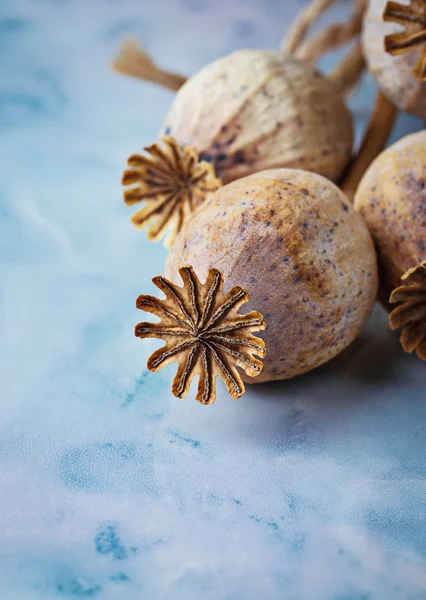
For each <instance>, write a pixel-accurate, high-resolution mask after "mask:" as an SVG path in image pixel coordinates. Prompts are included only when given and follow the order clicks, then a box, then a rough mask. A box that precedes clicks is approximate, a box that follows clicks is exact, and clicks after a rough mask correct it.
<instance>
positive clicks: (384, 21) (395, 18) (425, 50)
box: [362, 0, 426, 119]
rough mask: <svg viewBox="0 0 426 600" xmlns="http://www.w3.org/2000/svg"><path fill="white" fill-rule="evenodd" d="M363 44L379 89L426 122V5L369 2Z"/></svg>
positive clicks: (415, 0) (420, 0)
mask: <svg viewBox="0 0 426 600" xmlns="http://www.w3.org/2000/svg"><path fill="white" fill-rule="evenodd" d="M362 42H363V48H364V54H365V57H366V60H367V64H368V66H369V69H370V71H371V73H372V74H373V76H374V78H375V79H376V81H377V83H378V85H379V86H380V88H381V89H382V90H383V91H384V92H385V94H386V95H387V96H388V97H389V98H390V99H391V100H392V102H393V103H394V104H395V105H396V106H398V107H399V108H401V109H402V110H405V111H407V112H409V113H411V114H413V115H416V116H418V117H420V118H422V119H426V2H425V1H424V0H411V2H410V4H409V5H403V4H399V3H397V2H387V0H370V5H369V8H368V11H367V14H366V16H365V20H364V30H363V35H362Z"/></svg>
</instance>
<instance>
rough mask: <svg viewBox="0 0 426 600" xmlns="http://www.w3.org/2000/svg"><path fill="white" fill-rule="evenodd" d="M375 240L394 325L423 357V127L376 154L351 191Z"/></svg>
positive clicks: (425, 200)
mask: <svg viewBox="0 0 426 600" xmlns="http://www.w3.org/2000/svg"><path fill="white" fill-rule="evenodd" d="M355 209H356V210H357V211H358V212H359V214H360V215H361V216H362V217H363V219H364V221H365V222H366V224H367V226H368V228H369V230H370V233H371V235H372V237H373V239H374V242H375V244H376V248H377V251H378V255H379V260H380V264H381V268H382V278H381V285H382V287H383V292H384V297H385V300H386V299H388V302H389V304H390V306H389V309H390V310H391V312H390V315H389V323H390V326H391V328H392V329H401V344H402V347H403V348H404V350H405V351H406V352H414V351H415V352H416V353H417V355H418V356H419V357H420V358H422V359H423V360H426V131H420V132H418V133H415V134H412V135H409V136H406V137H405V138H403V139H402V140H399V141H398V142H396V144H394V145H393V146H391V147H390V148H387V149H386V150H385V151H384V152H382V154H380V156H378V157H377V158H376V160H375V161H374V162H373V164H372V165H371V166H370V168H369V169H368V171H367V172H366V174H365V176H364V177H363V179H362V181H361V183H360V185H359V188H358V191H357V193H356V196H355Z"/></svg>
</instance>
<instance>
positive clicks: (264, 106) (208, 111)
mask: <svg viewBox="0 0 426 600" xmlns="http://www.w3.org/2000/svg"><path fill="white" fill-rule="evenodd" d="M334 2H335V0H312V2H311V3H310V4H309V5H308V6H306V7H304V9H303V10H302V11H301V13H300V14H299V16H298V18H297V19H296V21H295V22H294V25H293V26H292V27H290V29H289V31H288V33H287V35H286V36H285V38H284V40H283V42H282V44H281V48H280V49H279V50H239V51H236V52H233V53H232V54H230V55H228V56H225V57H224V58H220V59H219V60H216V61H215V62H213V63H212V64H210V65H207V66H206V67H204V68H203V69H201V71H199V72H198V73H196V74H195V75H193V76H192V77H190V78H189V79H185V77H183V76H181V75H178V74H176V73H172V72H168V71H166V70H164V69H162V68H161V67H159V66H158V65H157V64H156V63H155V62H154V61H153V59H152V58H151V57H150V56H149V55H148V54H147V53H146V52H145V51H143V50H142V49H140V48H139V47H138V45H137V43H135V41H133V40H128V41H127V42H126V43H125V44H124V45H123V46H122V48H121V50H120V52H119V55H118V57H117V59H116V60H115V61H114V63H113V66H114V68H115V69H116V70H117V71H119V72H121V73H125V74H128V75H132V76H136V77H140V78H142V79H144V80H148V81H151V82H155V83H157V84H160V85H163V86H165V87H168V88H170V89H173V90H176V91H177V94H176V97H175V99H174V102H173V105H172V107H171V110H170V112H169V114H168V115H167V117H166V119H165V122H164V125H163V127H162V129H161V131H160V134H159V137H160V138H162V144H161V143H158V142H157V143H155V144H152V145H151V146H149V147H148V148H146V149H145V150H146V151H147V153H148V154H150V157H147V156H141V155H132V156H131V157H130V158H129V159H128V166H129V167H130V168H129V169H128V170H126V171H125V173H124V176H123V185H124V186H125V187H126V189H125V191H124V200H125V202H126V203H127V204H130V205H133V204H136V203H139V202H142V203H143V208H142V210H140V211H138V212H137V213H136V214H135V215H134V217H133V222H134V223H135V225H136V226H137V227H141V228H142V227H145V226H148V228H149V229H148V236H149V237H150V239H152V240H158V239H160V238H162V237H164V235H165V234H166V232H168V234H169V235H168V237H167V241H168V245H170V244H171V243H172V242H173V239H174V238H175V236H176V234H177V232H178V231H179V230H180V229H181V227H182V224H183V223H184V222H185V220H186V219H187V218H188V216H189V215H190V214H191V213H192V212H193V211H194V210H195V209H196V208H197V207H198V206H199V204H200V203H201V202H203V201H204V200H205V199H206V198H207V197H208V195H209V194H210V193H211V191H212V190H214V189H216V188H217V187H218V186H219V185H220V183H221V182H222V183H228V182H230V181H233V180H235V179H238V178H239V177H244V176H247V175H249V174H251V173H254V172H256V171H259V170H263V169H269V168H277V167H289V168H301V169H306V170H310V171H313V172H316V173H319V174H322V175H324V176H326V177H328V178H330V179H332V180H334V181H336V180H337V179H338V178H339V177H340V175H341V174H342V172H343V170H344V169H345V167H346V165H347V163H348V160H349V158H350V155H351V152H352V145H353V120H352V116H351V113H350V112H349V110H348V109H347V107H346V105H345V100H344V98H345V95H347V93H348V92H349V91H351V90H352V89H353V87H354V86H355V85H356V84H357V83H358V81H359V78H360V76H361V74H362V72H363V70H364V67H365V63H364V58H363V56H362V52H361V47H360V43H359V41H358V43H355V44H354V46H353V48H351V50H350V52H349V53H348V55H347V56H346V57H345V59H344V60H343V61H342V62H341V63H340V64H339V65H338V66H337V67H336V68H335V69H334V70H333V71H332V72H331V73H330V74H329V76H325V75H322V74H321V73H319V72H318V71H317V70H316V69H315V66H314V65H315V63H316V61H317V60H318V59H319V58H320V57H321V55H322V54H323V53H324V52H326V51H328V50H331V49H333V48H336V47H339V46H341V45H343V44H345V43H346V42H348V41H350V40H351V39H352V38H354V37H355V36H357V35H358V34H359V32H360V28H361V23H362V17H363V14H364V11H365V4H366V0H353V3H352V4H353V14H352V16H351V17H350V18H349V19H347V20H346V21H345V22H344V23H333V24H332V25H330V26H329V27H328V28H325V29H324V30H322V31H320V32H319V33H317V34H316V35H311V36H308V33H309V30H310V29H311V28H312V26H313V25H314V24H315V23H316V22H317V20H318V18H319V17H320V15H321V14H322V13H323V12H324V11H325V10H326V9H327V8H328V7H329V6H331V5H332V4H334ZM198 159H199V161H200V162H199V163H198ZM208 165H210V166H211V169H210V170H209V169H208ZM200 172H202V174H203V176H202V180H200V177H199V173H200Z"/></svg>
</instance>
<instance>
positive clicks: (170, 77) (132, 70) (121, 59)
mask: <svg viewBox="0 0 426 600" xmlns="http://www.w3.org/2000/svg"><path fill="white" fill-rule="evenodd" d="M112 68H113V69H114V70H115V71H117V72H118V73H122V74H123V75H130V76H132V77H137V78H138V79H144V80H145V81H150V82H152V83H156V84H158V85H162V86H163V87H165V88H168V89H170V90H173V91H175V92H176V91H177V90H178V89H179V88H180V87H182V85H183V84H184V83H185V81H186V79H187V78H186V77H184V76H183V75H179V74H178V73H172V72H171V71H165V70H164V69H161V68H160V67H159V66H158V65H157V64H156V63H155V62H154V60H153V59H152V57H151V56H150V55H149V54H148V53H147V52H145V50H144V49H143V48H141V46H140V45H139V43H138V42H137V41H136V40H134V39H132V38H129V39H127V40H126V41H125V42H124V43H123V44H122V46H121V48H120V49H119V51H118V54H117V57H116V58H115V60H114V61H113V62H112Z"/></svg>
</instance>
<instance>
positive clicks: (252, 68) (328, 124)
mask: <svg viewBox="0 0 426 600" xmlns="http://www.w3.org/2000/svg"><path fill="white" fill-rule="evenodd" d="M161 134H162V135H165V134H167V135H171V136H173V137H174V138H175V139H176V140H177V141H178V142H179V143H180V144H183V145H188V146H191V147H194V148H195V149H196V150H197V151H198V152H199V155H200V158H202V159H204V160H207V161H208V162H211V163H213V165H214V167H215V171H216V175H217V176H218V177H220V178H221V179H222V180H223V182H224V183H227V182H230V181H233V180H234V179H238V178H240V177H244V176H246V175H249V174H251V173H254V172H256V171H259V170H263V169H269V168H276V167H289V168H303V169H306V170H310V171H313V172H316V173H319V174H321V175H324V176H326V177H328V178H329V179H332V180H335V179H336V178H337V177H339V175H340V174H341V173H342V171H343V169H344V167H345V166H346V164H347V161H348V159H349V157H350V154H351V151H352V144H353V123H352V116H351V114H350V112H349V111H348V109H347V108H346V106H345V103H344V101H343V98H342V96H341V94H339V93H338V92H337V91H336V88H335V87H334V85H333V83H332V82H330V80H329V79H327V78H326V77H325V76H323V75H321V74H320V73H319V72H318V71H316V70H315V69H314V68H313V67H311V66H309V65H307V64H305V63H303V62H302V61H299V60H298V59H296V58H294V57H293V56H291V55H283V54H282V53H281V52H280V51H267V50H238V51H236V52H233V53H232V54H230V55H228V56H226V57H224V58H221V59H219V60H216V61H215V62H213V63H211V64H210V65H207V66H206V67H204V68H203V69H201V71H199V72H198V73H196V74H195V75H194V76H193V77H191V78H190V79H188V81H187V82H186V83H185V84H184V85H183V86H182V87H181V88H180V90H179V91H178V92H177V95H176V97H175V99H174V102H173V105H172V108H171V110H170V112H169V114H168V115H167V117H166V119H165V123H164V127H163V130H162V132H161Z"/></svg>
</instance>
